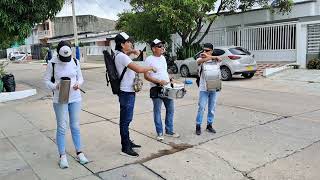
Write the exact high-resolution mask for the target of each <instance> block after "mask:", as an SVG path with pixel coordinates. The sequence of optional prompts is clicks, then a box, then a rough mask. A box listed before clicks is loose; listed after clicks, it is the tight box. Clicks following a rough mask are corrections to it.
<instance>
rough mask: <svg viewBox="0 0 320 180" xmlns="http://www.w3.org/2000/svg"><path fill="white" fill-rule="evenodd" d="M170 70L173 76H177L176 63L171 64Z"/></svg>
mask: <svg viewBox="0 0 320 180" xmlns="http://www.w3.org/2000/svg"><path fill="white" fill-rule="evenodd" d="M171 69H172V72H173V74H177V73H178V66H177V65H176V63H174V64H173V66H172V67H171Z"/></svg>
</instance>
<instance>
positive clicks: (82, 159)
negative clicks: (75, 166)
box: [78, 153, 89, 165]
mask: <svg viewBox="0 0 320 180" xmlns="http://www.w3.org/2000/svg"><path fill="white" fill-rule="evenodd" d="M78 161H79V163H80V164H82V165H83V164H87V163H88V162H89V161H88V159H87V158H86V156H84V154H83V153H79V154H78Z"/></svg>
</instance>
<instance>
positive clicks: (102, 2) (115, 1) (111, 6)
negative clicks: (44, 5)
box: [57, 0, 131, 20]
mask: <svg viewBox="0 0 320 180" xmlns="http://www.w3.org/2000/svg"><path fill="white" fill-rule="evenodd" d="M70 2H71V1H70V0H69V1H67V2H66V3H65V4H64V6H63V8H62V9H61V11H60V12H59V13H58V14H57V17H61V16H72V6H71V3H70ZM130 9H131V6H130V4H129V3H127V2H123V1H120V0H75V10H76V15H88V14H90V15H95V16H98V17H102V18H107V19H112V20H117V19H118V16H117V14H118V13H121V12H123V11H125V10H130Z"/></svg>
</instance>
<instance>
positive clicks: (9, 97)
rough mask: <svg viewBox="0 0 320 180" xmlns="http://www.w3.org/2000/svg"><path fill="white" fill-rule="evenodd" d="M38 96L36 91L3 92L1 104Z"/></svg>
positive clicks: (0, 95)
mask: <svg viewBox="0 0 320 180" xmlns="http://www.w3.org/2000/svg"><path fill="white" fill-rule="evenodd" d="M35 94H37V90H36V89H28V90H23V91H16V92H3V93H0V103H1V102H6V101H13V100H17V99H23V98H26V97H29V96H33V95H35Z"/></svg>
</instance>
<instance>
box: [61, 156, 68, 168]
mask: <svg viewBox="0 0 320 180" xmlns="http://www.w3.org/2000/svg"><path fill="white" fill-rule="evenodd" d="M59 166H60V168H61V169H65V168H68V167H69V164H68V160H67V155H65V154H64V155H62V156H61V157H60V162H59Z"/></svg>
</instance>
